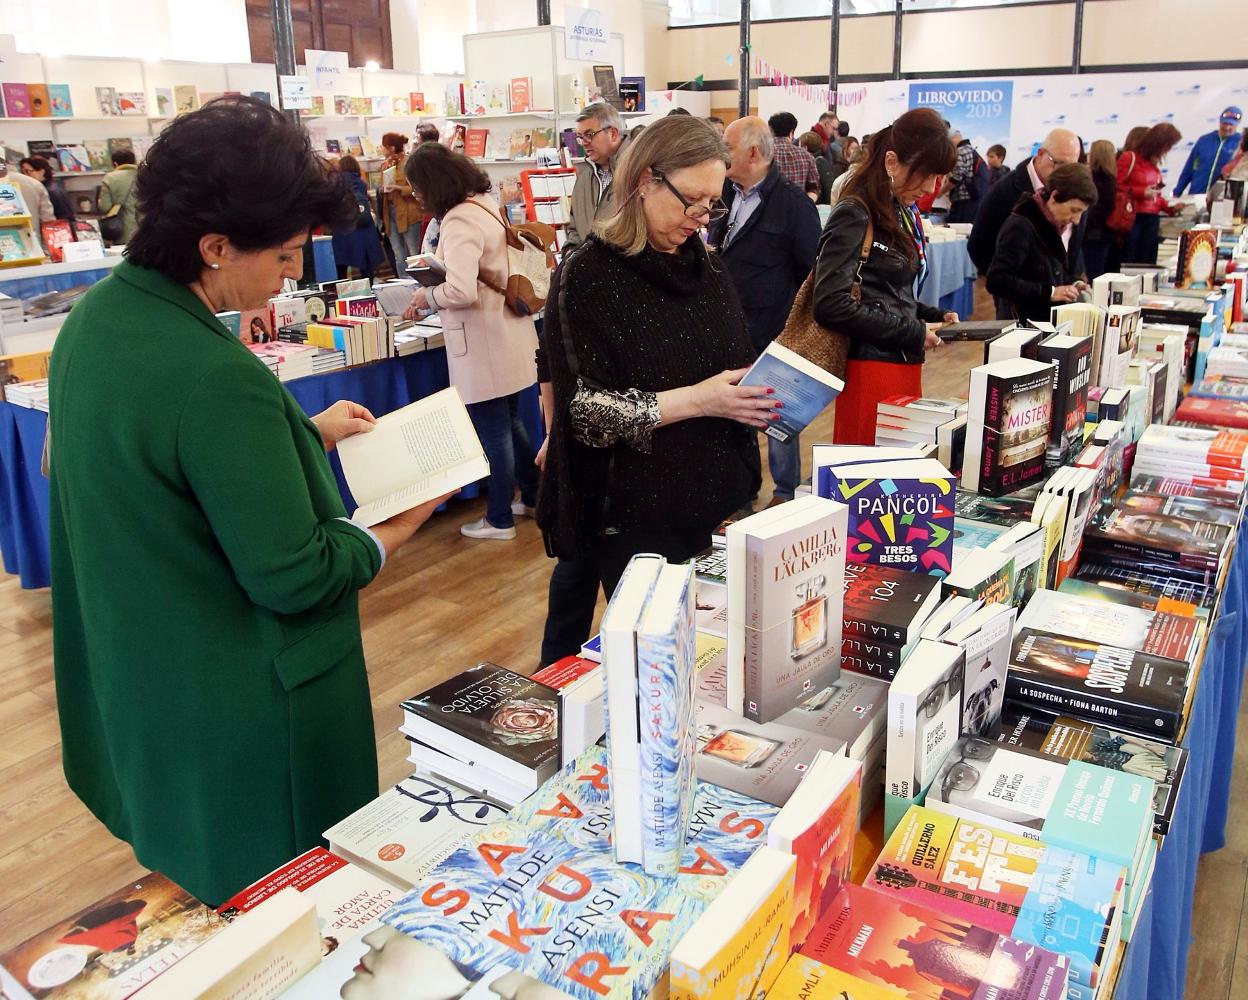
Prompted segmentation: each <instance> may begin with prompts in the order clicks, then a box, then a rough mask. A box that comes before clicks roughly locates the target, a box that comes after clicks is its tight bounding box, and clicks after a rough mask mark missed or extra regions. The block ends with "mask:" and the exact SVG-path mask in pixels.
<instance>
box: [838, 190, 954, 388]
mask: <svg viewBox="0 0 1248 1000" xmlns="http://www.w3.org/2000/svg"><path fill="white" fill-rule="evenodd" d="M866 233H867V209H866V206H864V205H863V204H862V203H861V202H859V201H856V200H853V199H844V198H843V199H842V200H841V201H839V202H837V204H836V207H835V208H834V209H833V210H832V217H831V218H830V219H828V224H827V226H826V227H825V228H824V230H823V236H822V237H821V238H820V241H819V258H818V260H817V261H816V262H815V295H814V314H815V320H816V321H817V322H819V323H820V324H821V325H822V326H826V327H827V328H828V329H830V330H836V331H838V332H840V333H843V334H845V335H846V336H847V337H849V341H850V348H849V357H850V358H851V359H852V360H856V361H891V362H894V363H896V364H909V365H921V364H922V363H923V356H924V347H923V343H924V340H925V339H926V335H927V327H926V326H925V324H926V323H938V322H940V320H941V319H942V318H943V316H944V314H943V312H942V311H941V310H940V309H938V308H936V307H934V306H929V305H925V304H923V303H922V302H919V301H917V300H916V299H915V297H914V279H915V276H916V275H917V274H918V271H919V262H918V259H917V258H915V257H913V255H911V256H907V255H906V254H905V252H904V251H903V250H902V249H901V248H900V247H893V246H889V245H887V244H886V243H884V242H883V239H885V238H886V237H883V235H882V234H879V233H878V231H877V234H876V235H875V236H874V237H873V240H872V244H871V253H870V255H869V256H868V257H867V261H866V263H865V264H864V265H863V268H862V299H861V301H859V302H855V301H854V300H853V299H852V298H851V297H850V294H849V290H850V287H851V286H852V285H853V281H854V272H855V271H856V270H857V268H858V258H859V256H860V255H861V253H862V240H863V237H864V236H866Z"/></svg>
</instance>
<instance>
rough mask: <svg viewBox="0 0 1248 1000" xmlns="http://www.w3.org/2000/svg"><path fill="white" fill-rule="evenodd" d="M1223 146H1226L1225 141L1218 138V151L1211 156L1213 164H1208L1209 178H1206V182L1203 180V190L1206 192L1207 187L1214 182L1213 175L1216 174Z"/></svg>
mask: <svg viewBox="0 0 1248 1000" xmlns="http://www.w3.org/2000/svg"><path fill="white" fill-rule="evenodd" d="M1225 145H1226V140H1225V139H1222V138H1220V137H1219V139H1218V151H1217V152H1216V153H1214V154H1213V163H1212V164H1210V166H1209V176H1208V178H1206V180H1205V190H1206V191H1208V190H1209V187H1210V186H1211V185H1212V184H1213V182H1214V180H1215V177H1214V175H1215V174H1216V173H1217V172H1218V160H1220V159H1221V158H1222V147H1223V146H1225Z"/></svg>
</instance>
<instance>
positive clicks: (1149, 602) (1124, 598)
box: [1057, 578, 1209, 621]
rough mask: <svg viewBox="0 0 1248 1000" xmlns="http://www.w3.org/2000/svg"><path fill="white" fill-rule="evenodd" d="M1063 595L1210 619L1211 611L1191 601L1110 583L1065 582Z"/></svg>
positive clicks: (1071, 580) (1059, 588) (1062, 587)
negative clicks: (1125, 588)
mask: <svg viewBox="0 0 1248 1000" xmlns="http://www.w3.org/2000/svg"><path fill="white" fill-rule="evenodd" d="M1057 589H1058V591H1059V592H1060V593H1063V594H1077V595H1078V596H1079V597H1086V598H1090V599H1091V600H1095V601H1110V602H1112V603H1115V604H1129V605H1130V606H1131V607H1134V608H1144V609H1145V610H1146V611H1165V612H1168V613H1169V614H1172V615H1183V616H1184V617H1187V618H1201V619H1204V620H1206V621H1208V619H1209V609H1208V608H1203V607H1201V606H1200V605H1198V604H1194V603H1192V602H1189V601H1176V600H1174V599H1173V598H1171V597H1164V596H1160V595H1157V594H1142V593H1137V592H1135V591H1134V590H1124V589H1122V588H1121V587H1117V586H1114V585H1113V584H1110V583H1095V582H1091V581H1088V580H1080V579H1075V578H1072V579H1068V580H1063V581H1062V583H1061V586H1060V587H1058V588H1057Z"/></svg>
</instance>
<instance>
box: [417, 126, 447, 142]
mask: <svg viewBox="0 0 1248 1000" xmlns="http://www.w3.org/2000/svg"><path fill="white" fill-rule="evenodd" d="M441 138H442V134H441V133H440V132H439V131H438V126H436V125H435V124H433V122H421V123H420V124H419V125H417V126H416V140H417V142H437V141H438V140H439V139H441Z"/></svg>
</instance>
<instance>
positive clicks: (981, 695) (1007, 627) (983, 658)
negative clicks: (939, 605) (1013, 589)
mask: <svg viewBox="0 0 1248 1000" xmlns="http://www.w3.org/2000/svg"><path fill="white" fill-rule="evenodd" d="M1016 613H1017V612H1016V610H1015V608H1013V607H1012V606H1010V605H1008V604H989V605H987V606H985V607H983V608H980V610H979V611H977V612H976V613H975V614H973V615H972V616H971V617H970V618H968V619H967V620H966V621H964V622H963V623H962V624H961V625H959V626H957V627H956V628H953V629H950V631H949V632H948V633H947V634H946V636H945V641H946V642H948V643H950V644H951V645H955V646H960V647H961V648H962V651H963V652H964V653H965V654H966V668H965V673H966V680H965V683H964V684H963V689H962V690H963V706H962V735H963V736H986V735H988V734H989V733H991V732H992V731H993V730H994V729H995V728H996V725H997V723H998V722H999V721H1000V719H1001V709H1002V706H1003V705H1004V704H1005V678H1006V673H1007V671H1008V670H1009V666H1010V642H1011V640H1012V639H1013V638H1014V619H1015V615H1016Z"/></svg>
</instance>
